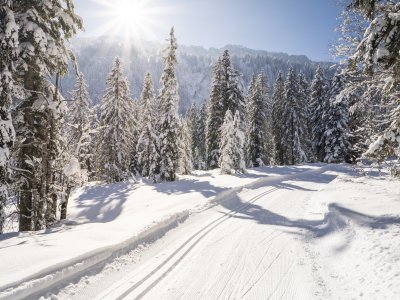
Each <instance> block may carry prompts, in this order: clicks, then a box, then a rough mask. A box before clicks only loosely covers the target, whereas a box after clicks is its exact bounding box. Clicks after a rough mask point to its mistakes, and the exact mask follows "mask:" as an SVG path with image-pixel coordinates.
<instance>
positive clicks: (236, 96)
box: [221, 50, 246, 121]
mask: <svg viewBox="0 0 400 300" xmlns="http://www.w3.org/2000/svg"><path fill="white" fill-rule="evenodd" d="M221 66H222V73H223V75H222V84H221V87H222V90H221V96H222V99H223V112H224V115H225V112H226V111H227V110H228V109H229V110H230V111H231V112H236V111H237V112H238V113H239V115H240V118H241V120H242V121H244V116H245V113H246V111H245V110H246V104H245V99H244V97H243V83H242V80H241V75H240V73H239V72H238V71H237V70H236V69H235V68H234V67H233V66H232V63H231V58H230V54H229V51H228V50H225V51H224V53H223V54H222V57H221Z"/></svg>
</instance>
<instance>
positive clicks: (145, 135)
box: [136, 73, 159, 180]
mask: <svg viewBox="0 0 400 300" xmlns="http://www.w3.org/2000/svg"><path fill="white" fill-rule="evenodd" d="M154 103H155V95H154V87H153V81H152V78H151V75H150V73H147V74H146V76H145V79H144V82H143V89H142V94H141V97H140V119H139V120H140V121H139V128H138V130H139V139H138V143H137V146H136V151H137V155H138V165H139V168H140V174H141V175H142V176H143V177H151V178H152V179H153V180H154V176H155V173H154V172H156V171H154V169H153V168H152V166H154V165H155V164H158V161H159V154H158V148H157V140H158V135H157V132H156V128H155V126H154V125H155V124H156V118H155V112H154Z"/></svg>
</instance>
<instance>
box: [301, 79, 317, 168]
mask: <svg viewBox="0 0 400 300" xmlns="http://www.w3.org/2000/svg"><path fill="white" fill-rule="evenodd" d="M298 80H299V97H300V98H299V103H300V109H301V114H300V116H301V120H300V123H301V126H303V132H302V135H301V136H300V139H301V144H302V145H303V149H304V152H305V154H306V157H307V159H308V161H313V160H314V153H313V149H312V142H311V140H312V123H311V120H310V119H311V112H310V107H309V106H310V87H309V85H308V82H307V80H306V77H305V75H304V73H303V72H301V73H300V74H299V79H298Z"/></svg>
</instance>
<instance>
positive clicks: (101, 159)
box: [97, 58, 133, 183]
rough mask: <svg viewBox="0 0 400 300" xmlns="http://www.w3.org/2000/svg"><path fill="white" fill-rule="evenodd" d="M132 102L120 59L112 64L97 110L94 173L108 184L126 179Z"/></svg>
mask: <svg viewBox="0 0 400 300" xmlns="http://www.w3.org/2000/svg"><path fill="white" fill-rule="evenodd" d="M132 115H133V100H132V98H131V96H130V91H129V85H128V81H127V79H126V77H125V76H124V75H123V72H122V66H121V62H120V60H119V59H118V58H117V59H116V60H115V62H114V66H113V68H112V71H111V73H110V74H109V76H108V78H107V87H106V91H105V94H104V96H103V100H102V104H101V107H100V119H99V121H100V129H99V133H98V136H97V142H98V144H97V174H98V177H99V178H101V179H103V180H106V181H107V182H109V183H112V182H118V181H122V180H126V179H127V178H128V177H129V175H130V174H131V173H130V163H131V153H132V147H133V122H132Z"/></svg>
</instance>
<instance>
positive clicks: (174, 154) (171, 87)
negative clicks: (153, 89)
mask: <svg viewBox="0 0 400 300" xmlns="http://www.w3.org/2000/svg"><path fill="white" fill-rule="evenodd" d="M168 42H169V45H168V48H167V49H165V53H166V55H165V56H164V62H165V67H164V71H163V74H162V76H161V81H160V86H161V89H160V95H159V99H160V100H159V101H160V107H161V109H160V111H161V122H160V124H161V125H160V156H161V170H160V179H161V181H174V180H175V179H176V170H177V167H178V135H179V132H178V131H179V125H178V105H179V94H178V81H177V78H176V70H175V68H176V64H177V59H176V50H177V47H178V45H177V42H176V38H175V35H174V28H172V29H171V32H170V38H169V40H168Z"/></svg>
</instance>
